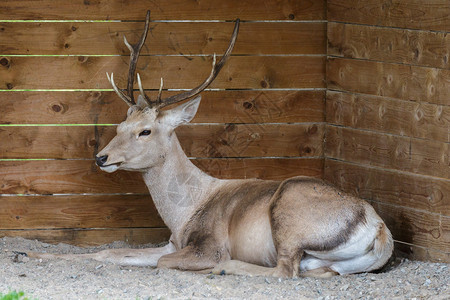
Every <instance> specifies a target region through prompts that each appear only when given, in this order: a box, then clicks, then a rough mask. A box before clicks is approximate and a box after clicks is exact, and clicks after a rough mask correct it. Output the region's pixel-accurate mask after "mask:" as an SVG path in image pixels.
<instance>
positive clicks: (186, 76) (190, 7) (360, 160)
mask: <svg viewBox="0 0 450 300" xmlns="http://www.w3.org/2000/svg"><path fill="white" fill-rule="evenodd" d="M263 2H264V3H263V4H264V5H262V3H261V1H237V0H228V1H223V0H212V1H187V0H174V1H165V0H156V1H150V0H145V1H134V2H133V3H131V2H128V1H124V0H108V1H106V0H100V1H91V0H85V1H81V0H79V1H50V0H34V1H33V0H28V1H12V0H4V1H1V2H0V20H2V21H1V22H0V103H1V105H0V141H1V143H0V208H1V209H0V236H3V235H9V236H23V237H28V238H38V239H40V240H43V241H47V242H67V243H72V244H79V245H93V244H101V243H105V242H110V241H113V240H127V241H128V242H131V243H143V242H159V241H162V240H165V239H167V237H168V234H169V233H168V231H167V229H166V228H165V226H164V223H163V222H162V220H161V219H160V218H159V217H158V215H157V212H156V210H155V208H154V206H153V204H152V201H151V199H150V196H149V195H148V191H147V189H146V187H145V185H144V184H143V182H142V180H141V178H140V175H139V174H137V173H129V172H117V173H113V174H107V173H104V172H101V171H100V170H99V169H98V168H97V167H96V166H95V164H94V161H93V157H94V155H95V154H96V153H97V152H98V150H99V149H101V148H102V147H103V146H105V144H106V143H107V142H108V141H109V140H110V139H111V137H112V136H113V135H114V131H115V126H116V124H118V123H120V122H121V121H122V120H123V119H124V116H125V111H126V108H127V107H126V105H125V104H124V103H122V101H121V100H119V99H118V98H117V97H116V96H115V94H114V93H113V92H112V91H111V88H110V86H109V84H108V82H107V80H106V76H105V72H114V74H115V78H116V80H117V82H118V83H119V85H121V86H123V84H124V83H125V81H126V78H125V76H126V72H127V63H128V51H127V49H126V47H125V46H124V45H123V42H122V39H123V36H124V35H126V36H127V38H128V39H129V40H130V41H132V42H133V41H135V40H136V39H138V37H139V35H140V32H141V30H142V27H143V19H144V17H145V11H146V10H147V9H150V10H151V11H152V20H153V22H152V23H151V26H150V27H151V30H150V34H149V36H148V39H147V43H146V46H145V47H144V49H143V51H142V56H141V58H140V63H139V67H138V68H139V72H140V74H141V75H142V77H143V81H144V86H145V87H146V88H147V89H148V92H150V94H153V95H155V91H156V90H157V88H158V87H159V78H160V77H164V83H165V88H166V89H171V90H170V91H167V90H165V92H164V93H165V95H170V94H173V93H174V91H173V89H189V88H192V87H194V86H196V85H197V84H198V83H199V82H201V81H202V80H203V79H204V78H205V77H206V76H207V75H208V74H209V71H210V63H211V55H212V54H213V53H217V54H219V55H220V54H221V53H223V51H224V50H225V49H226V47H227V44H228V41H229V38H230V35H231V31H232V29H233V23H232V22H231V21H232V20H234V19H235V18H237V17H239V18H241V20H242V24H241V30H240V34H239V37H238V41H237V44H236V46H235V49H234V51H233V55H232V57H231V59H230V60H229V62H228V63H227V65H226V66H225V68H224V69H223V70H222V71H221V73H220V75H219V77H218V78H217V79H216V81H215V82H214V83H213V84H212V85H211V89H210V90H209V91H207V92H204V93H203V100H202V103H201V106H200V108H199V112H198V114H197V116H196V118H195V119H194V120H193V123H192V124H191V125H189V126H184V127H182V128H179V130H178V134H179V137H180V140H181V142H182V145H183V147H184V149H185V151H186V153H187V154H188V156H190V157H192V159H193V161H194V163H195V164H197V165H198V166H199V167H200V168H202V169H204V170H205V171H207V172H208V173H210V174H212V175H214V176H218V177H221V178H249V177H258V178H266V179H282V178H286V177H290V176H295V175H310V176H315V177H319V178H324V179H325V180H328V181H330V182H332V183H334V184H336V185H337V186H339V187H340V188H342V189H344V190H346V191H348V192H351V193H354V194H357V195H359V196H361V197H362V198H364V199H367V200H368V201H370V202H371V203H372V204H373V205H374V207H375V209H376V210H377V211H378V212H379V213H380V215H381V216H382V217H383V218H384V219H385V221H386V222H387V224H388V226H389V228H390V229H391V231H392V232H393V234H394V237H395V239H396V241H397V243H396V247H397V249H398V250H400V251H401V252H403V253H404V254H406V255H408V256H409V257H412V258H418V259H425V260H432V261H439V260H443V261H450V233H449V232H450V196H449V195H450V168H449V166H450V158H449V153H450V151H449V150H450V149H449V147H450V146H449V144H450V125H449V124H450V102H449V101H450V34H449V32H450V18H449V16H450V3H449V0H429V1H425V0H392V1H375V0H369V1H357V0H328V1H325V0H322V1H316V0H298V1H289V0H280V1H268V0H267V1H263ZM327 20H328V22H327ZM327 40H328V44H327ZM324 142H325V143H324Z"/></svg>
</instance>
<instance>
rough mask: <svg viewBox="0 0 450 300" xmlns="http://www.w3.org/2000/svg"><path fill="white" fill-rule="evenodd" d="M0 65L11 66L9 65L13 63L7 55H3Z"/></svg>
mask: <svg viewBox="0 0 450 300" xmlns="http://www.w3.org/2000/svg"><path fill="white" fill-rule="evenodd" d="M0 65H2V66H3V67H6V68H9V66H10V65H11V61H10V60H9V59H8V58H7V57H2V58H0Z"/></svg>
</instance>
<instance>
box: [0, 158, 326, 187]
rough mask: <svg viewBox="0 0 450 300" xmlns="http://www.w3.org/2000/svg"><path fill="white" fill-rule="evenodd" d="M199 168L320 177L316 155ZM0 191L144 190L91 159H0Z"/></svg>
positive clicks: (204, 163)
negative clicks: (97, 164) (309, 157)
mask: <svg viewBox="0 0 450 300" xmlns="http://www.w3.org/2000/svg"><path fill="white" fill-rule="evenodd" d="M193 163H194V164H196V165H197V166H198V167H199V168H200V169H202V170H205V172H207V173H209V174H210V175H212V176H215V177H218V178H224V179H231V178H261V179H273V180H281V179H285V178H289V177H293V176H297V175H305V176H314V177H319V178H320V177H322V171H323V161H322V159H319V158H312V159H307V158H292V159H288V158H285V159H275V158H266V159H264V158H262V159H261V158H259V159H197V160H193ZM0 178H1V180H0V194H37V195H51V194H82V193H147V192H148V191H147V187H146V186H145V184H144V182H143V180H142V177H141V174H139V173H138V172H125V171H118V172H114V173H106V172H102V171H101V170H100V169H99V168H98V167H97V166H95V163H94V161H92V160H47V161H0Z"/></svg>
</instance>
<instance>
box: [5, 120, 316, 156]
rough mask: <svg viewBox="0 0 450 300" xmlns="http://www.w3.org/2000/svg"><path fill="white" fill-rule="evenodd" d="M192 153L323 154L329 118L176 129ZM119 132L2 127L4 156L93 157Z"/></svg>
mask: <svg viewBox="0 0 450 300" xmlns="http://www.w3.org/2000/svg"><path fill="white" fill-rule="evenodd" d="M176 132H177V135H178V136H179V139H180V143H181V145H182V147H183V149H184V151H185V153H186V155H187V156H188V157H201V158H204V157H209V158H222V157H276V156H279V157H318V156H322V155H323V134H324V124H323V123H313V124H311V123H307V124H302V123H300V124H227V125H220V124H217V125H216V124H197V125H184V126H181V127H179V128H177V129H176ZM115 135H116V126H44V127H41V126H26V127H15V126H7V127H0V140H7V141H8V143H5V144H4V145H3V146H2V148H1V152H0V158H3V159H4V158H14V159H18V158H22V159H30V158H31V159H42V158H53V159H80V158H85V159H90V158H93V157H94V156H95V155H96V154H97V152H98V150H99V149H102V148H103V147H105V146H106V145H107V143H109V141H110V140H111V139H112V138H113V137H114V136H115Z"/></svg>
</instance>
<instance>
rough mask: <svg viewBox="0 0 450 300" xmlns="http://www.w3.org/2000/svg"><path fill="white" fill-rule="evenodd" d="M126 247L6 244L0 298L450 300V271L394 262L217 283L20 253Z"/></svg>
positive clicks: (1, 249) (1, 252)
mask: <svg viewBox="0 0 450 300" xmlns="http://www.w3.org/2000/svg"><path fill="white" fill-rule="evenodd" d="M117 247H127V245H125V244H123V243H118V242H116V243H113V244H110V245H105V246H102V247H96V248H78V247H73V246H69V245H63V244H60V245H49V244H45V243H40V242H38V241H30V240H25V239H21V238H2V239H0V263H1V268H0V293H7V292H9V291H11V290H17V291H19V290H20V291H24V292H25V293H26V295H27V296H28V297H30V298H32V299H40V300H42V299H198V298H207V299H322V300H324V299H450V265H448V264H436V263H424V262H418V261H409V260H405V259H396V260H395V261H393V262H391V264H390V265H389V266H388V267H387V269H386V271H385V272H383V273H364V274H357V275H349V276H336V277H333V278H331V279H313V278H294V279H278V278H264V277H246V276H231V275H227V276H215V275H210V274H206V275H205V274H194V273H190V272H181V271H176V270H162V269H154V268H142V267H121V266H118V265H113V264H108V263H100V262H97V261H93V260H83V261H77V262H73V261H64V260H33V259H31V260H30V259H28V258H24V257H23V256H19V257H18V259H14V257H15V256H16V255H15V253H14V251H29V250H31V251H39V252H49V253H69V252H70V253H85V252H94V251H98V250H100V249H105V248H117Z"/></svg>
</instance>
